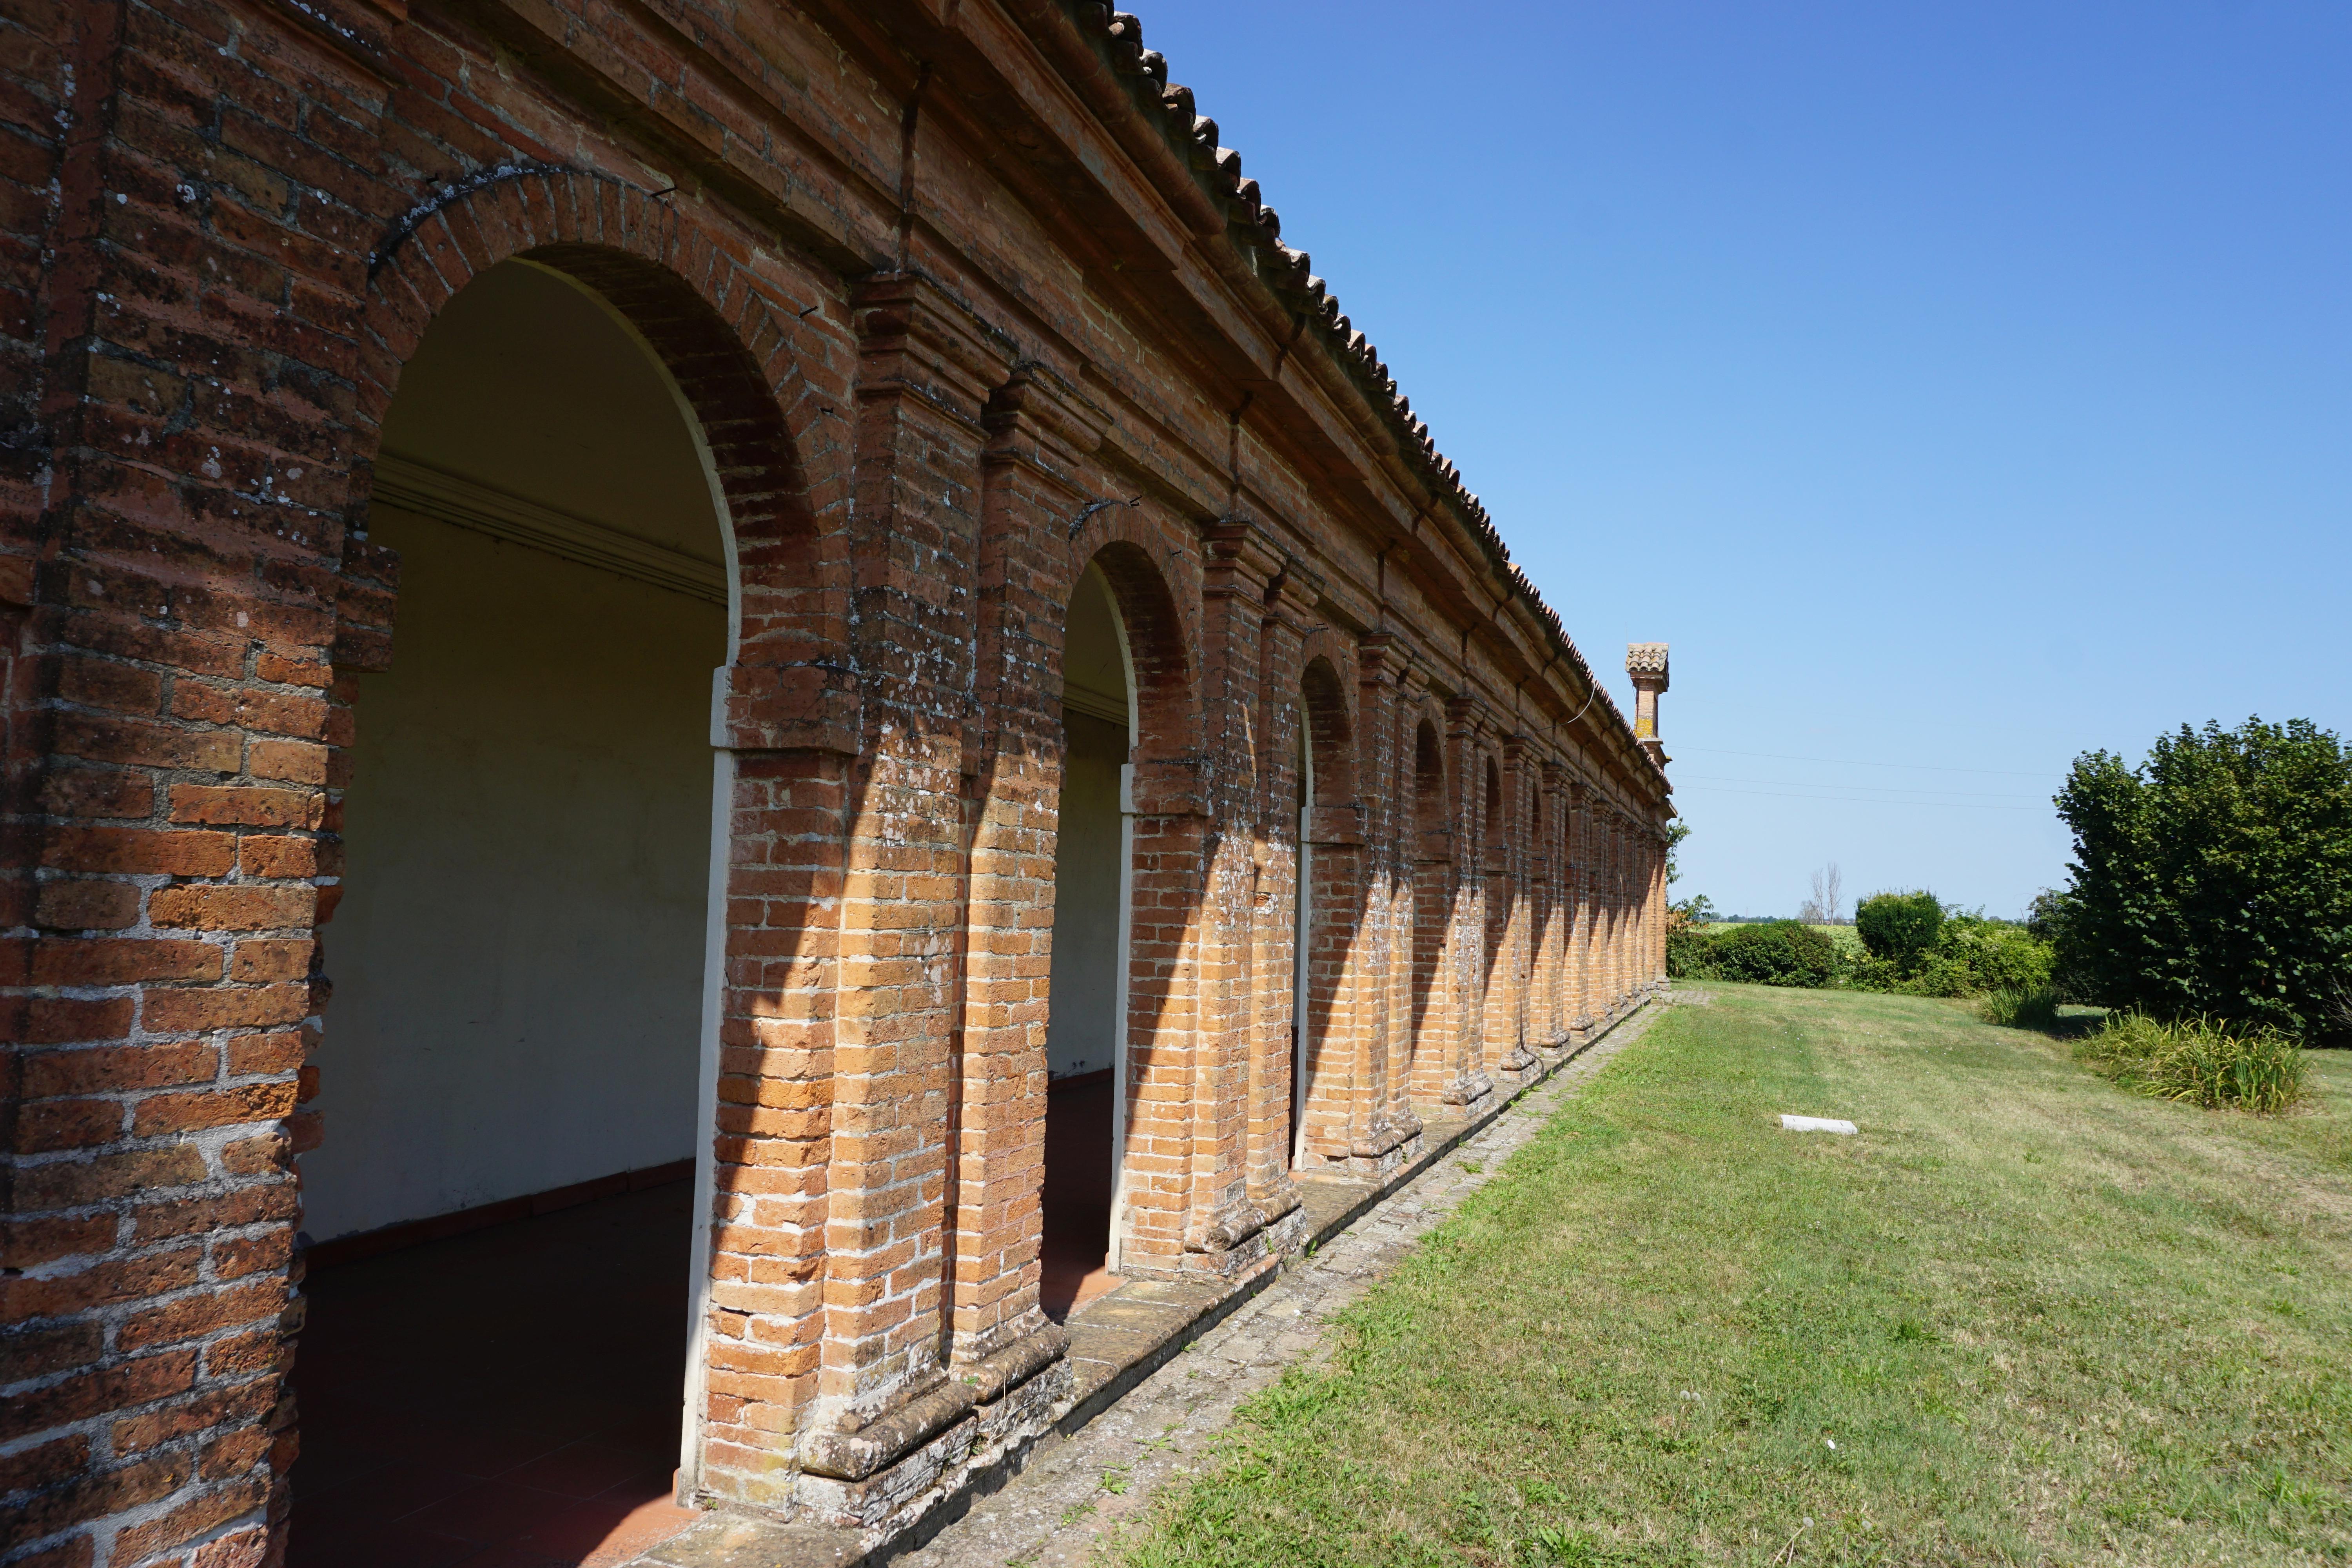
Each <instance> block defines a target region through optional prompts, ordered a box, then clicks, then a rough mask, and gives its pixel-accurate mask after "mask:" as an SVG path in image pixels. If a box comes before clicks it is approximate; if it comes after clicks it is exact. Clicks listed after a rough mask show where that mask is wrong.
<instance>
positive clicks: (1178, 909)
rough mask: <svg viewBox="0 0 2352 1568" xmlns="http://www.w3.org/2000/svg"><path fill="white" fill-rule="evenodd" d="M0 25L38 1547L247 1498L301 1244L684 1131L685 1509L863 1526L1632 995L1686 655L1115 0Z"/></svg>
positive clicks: (374, 1228) (23, 1398) (487, 1199)
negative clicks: (1110, 1311) (1518, 518)
mask: <svg viewBox="0 0 2352 1568" xmlns="http://www.w3.org/2000/svg"><path fill="white" fill-rule="evenodd" d="M0 37H5V39H6V42H7V48H6V50H5V55H0V82H5V89H6V91H7V93H8V94H9V107H8V114H7V121H8V125H7V127H6V129H5V134H0V147H5V153H6V162H5V167H0V190H5V195H6V215H5V225H0V236H5V255H6V258H7V268H6V272H5V288H6V294H5V305H6V308H5V318H0V388H5V390H4V391H0V395H5V407H0V431H5V441H0V463H5V467H4V468H0V508H5V534H0V616H5V628H6V634H7V635H6V636H5V638H0V657H5V659H6V660H7V680H6V686H5V690H6V694H7V703H6V715H5V722H6V736H7V746H8V750H7V761H8V768H7V773H6V779H7V786H8V788H7V795H6V801H5V809H6V812H7V814H8V822H9V826H10V831H9V833H8V835H7V837H6V840H5V846H6V847H5V858H0V872H5V888H6V894H7V900H8V905H7V907H8V916H7V923H8V925H9V927H10V928H11V930H10V932H9V945H8V951H9V955H10V959H9V963H10V968H9V972H8V973H7V976H6V981H7V986H8V995H9V1009H8V1012H7V1015H6V1016H7V1019H8V1024H9V1043H10V1052H9V1055H8V1058H7V1059H8V1063H9V1068H8V1071H9V1077H8V1079H7V1089H8V1097H7V1104H8V1116H7V1120H6V1123H5V1125H6V1131H7V1142H6V1154H7V1164H6V1167H5V1168H6V1171H7V1187H6V1193H7V1220H8V1229H7V1233H6V1234H7V1241H6V1257H5V1292H6V1296H5V1310H0V1320H5V1339H0V1350H5V1368H0V1378H5V1387H0V1393H5V1405H6V1415H5V1425H0V1489H5V1494H6V1497H5V1505H6V1509H7V1519H8V1528H7V1531H5V1534H0V1563H5V1564H11V1565H14V1564H30V1563H38V1564H41V1565H42V1568H66V1565H79V1564H90V1563H96V1564H105V1565H109V1568H135V1565H140V1564H162V1563H172V1564H183V1565H185V1568H196V1565H199V1564H201V1565H203V1568H230V1565H236V1564H246V1563H274V1562H277V1561H279V1560H281V1559H282V1558H283V1557H284V1555H285V1553H286V1552H287V1549H288V1542H289V1532H290V1535H291V1537H292V1538H294V1539H296V1540H298V1541H299V1535H300V1532H301V1530H302V1521H303V1517H304V1515H303V1510H302V1509H301V1508H300V1507H299V1506H298V1504H297V1503H296V1501H295V1497H296V1493H297V1491H298V1490H299V1483H300V1478H301V1476H302V1474H303V1465H304V1463H305V1462H306V1461H305V1460H304V1459H303V1458H301V1456H302V1453H303V1447H304V1439H305V1424H304V1418H303V1406H302V1389H303V1381H304V1362H303V1358H302V1355H301V1353H300V1352H301V1347H302V1337H303V1332H304V1328H305V1311H306V1309H307V1305H308V1299H307V1298H306V1296H305V1293H304V1279H305V1275H306V1271H308V1270H310V1269H312V1268H327V1267H330V1266H334V1265H336V1263H337V1260H338V1259H345V1260H347V1259H351V1258H359V1257H361V1256H363V1255H367V1254H373V1255H375V1256H376V1257H377V1258H379V1259H385V1258H396V1257H397V1256H398V1254H397V1253H396V1252H395V1251H394V1248H396V1247H400V1246H402V1245H404V1244H406V1243H413V1242H416V1241H418V1240H419V1239H420V1238H425V1237H435V1236H443V1235H448V1234H452V1233H454V1232H456V1231H458V1230H462V1229H465V1228H467V1227H468V1226H479V1225H483V1224H488V1223H489V1222H491V1221H495V1220H501V1219H506V1218H509V1217H511V1216H513V1215H520V1214H525V1213H529V1212H531V1211H532V1210H533V1209H534V1207H537V1208H545V1207H547V1206H550V1205H552V1204H554V1203H556V1202H562V1201H570V1200H571V1199H574V1198H579V1197H582V1196H593V1195H594V1194H600V1193H605V1192H613V1191H620V1190H624V1189H629V1188H635V1189H636V1190H640V1191H642V1190H645V1189H646V1187H647V1186H648V1185H649V1184H654V1183H656V1182H657V1181H658V1180H660V1179H663V1178H666V1177H668V1176H672V1175H674V1176H677V1178H678V1179H680V1180H681V1181H690V1182H691V1183H692V1186H691V1189H690V1192H691V1198H690V1201H689V1202H687V1203H684V1204H681V1205H672V1206H676V1207H681V1208H688V1209H690V1210H691V1213H692V1217H691V1219H690V1220H689V1221H687V1222H682V1223H686V1224H688V1225H690V1226H691V1231H690V1234H688V1233H685V1232H681V1233H680V1238H679V1242H678V1246H679V1247H681V1248H682V1249H684V1250H686V1251H688V1252H689V1253H690V1265H689V1268H688V1280H689V1282H690V1287H691V1296H690V1301H689V1306H690V1311H689V1312H688V1316H689V1317H690V1329H689V1332H688V1344H687V1346H686V1357H685V1359H686V1375H685V1383H684V1386H683V1388H682V1389H681V1390H680V1392H679V1399H678V1410H679V1413H680V1417H681V1419H680V1425H681V1428H682V1438H681V1444H680V1447H679V1450H678V1451H679V1455H680V1458H679V1459H678V1460H677V1465H678V1476H677V1488H678V1490H679V1494H680V1496H681V1497H682V1498H685V1499H688V1500H694V1501H698V1502H708V1503H711V1504H715V1505H717V1506H721V1507H730V1508H739V1509H747V1510H760V1511H763V1512H766V1513H769V1514H772V1515H774V1516H777V1517H780V1518H784V1519H789V1520H809V1521H822V1522H825V1523H830V1524H833V1525H836V1526H840V1527H844V1528H848V1529H853V1530H856V1531H862V1532H863V1533H864V1535H865V1536H866V1539H869V1540H876V1541H878V1540H881V1539H884V1538H886V1537H887V1536H888V1535H890V1534H891V1533H893V1532H895V1531H899V1530H902V1529H904V1528H906V1527H907V1526H908V1524H909V1523H910V1522H912V1521H915V1520H917V1519H918V1518H919V1516H920V1515H921V1514H922V1513H923V1512H924V1511H925V1510H927V1509H929V1508H932V1507H934V1506H935V1505H936V1504H937V1503H938V1502H939V1501H940V1500H941V1499H942V1498H944V1497H946V1496H948V1495H949V1494H950V1493H951V1492H952V1491H953V1490H954V1489H955V1488H956V1487H957V1486H958V1485H960V1484H961V1482H962V1480H963V1479H965V1478H966V1477H967V1476H969V1475H971V1474H972V1473H973V1472H974V1471H975V1470H977V1469H980V1468H984V1467H987V1466H989V1465H992V1464H999V1463H1002V1462H1003V1461H1004V1460H1005V1459H1006V1458H1007V1456H1010V1455H1017V1454H1018V1452H1019V1451H1020V1450H1021V1449H1022V1447H1024V1445H1025V1444H1027V1443H1029V1442H1030V1441H1031V1440H1032V1439H1034V1437H1035V1436H1038V1435H1039V1434H1040V1433H1042V1432H1043V1431H1044V1430H1045V1429H1046V1427H1047V1426H1050V1425H1051V1423H1052V1422H1053V1421H1054V1420H1055V1419H1056V1418H1057V1416H1058V1415H1060V1414H1061V1412H1062V1411H1063V1410H1064V1409H1065V1408H1066V1403H1067V1400H1068V1398H1069V1386H1070V1378H1069V1373H1068V1370H1067V1365H1066V1355H1065V1352H1066V1344H1067V1336H1066V1332H1065V1331H1064V1329H1063V1328H1062V1327H1061V1326H1060V1320H1061V1319H1062V1318H1063V1317H1065V1316H1066V1313H1067V1312H1068V1310H1070V1308H1071V1306H1072V1305H1073V1303H1074V1302H1075V1301H1076V1300H1080V1299H1082V1298H1083V1297H1084V1296H1085V1294H1086V1293H1087V1291H1088V1290H1090V1289H1099V1288H1101V1284H1102V1282H1103V1281H1104V1280H1106V1279H1130V1280H1131V1279H1192V1280H1198V1281H1207V1282H1210V1283H1212V1284H1214V1285H1216V1286H1217V1287H1219V1288H1221V1289H1223V1288H1230V1289H1242V1288H1244V1287H1245V1286H1246V1285H1247V1284H1248V1283H1249V1282H1250V1281H1251V1280H1252V1279H1255V1278H1257V1277H1258V1276H1261V1275H1263V1274H1264V1273H1265V1271H1267V1270H1270V1269H1273V1268H1276V1267H1278V1265H1279V1263H1280V1261H1281V1259H1282V1258H1283V1257H1284V1256H1285V1254H1286V1251H1289V1250H1294V1249H1296V1248H1297V1247H1298V1246H1299V1245H1300V1243H1301V1240H1302V1238H1303V1237H1304V1235H1305V1233H1306V1232H1305V1220H1304V1214H1303V1210H1302V1200H1301V1189H1302V1184H1312V1183H1314V1182H1316V1181H1318V1180H1327V1179H1332V1178H1334V1177H1336V1176H1339V1175H1342V1174H1355V1175H1374V1176H1378V1175H1381V1174H1384V1173H1390V1172H1393V1171H1394V1170H1396V1169H1398V1168H1399V1167H1400V1166H1401V1165H1402V1164H1404V1163H1408V1162H1409V1161H1411V1160H1412V1159H1413V1158H1415V1157H1416V1156H1417V1155H1418V1153H1419V1152H1420V1151H1421V1148H1422V1146H1423V1116H1424V1114H1431V1113H1435V1112H1437V1111H1440V1110H1443V1111H1445V1112H1447V1113H1449V1114H1460V1113H1462V1112H1464V1111H1465V1109H1473V1110H1474V1109H1475V1108H1476V1107H1477V1106H1479V1105H1480V1104H1482V1103H1486V1102H1488V1101H1489V1100H1490V1099H1491V1097H1494V1096H1495V1095H1496V1094H1497V1092H1498V1091H1499V1090H1503V1089H1508V1088H1510V1087H1511V1086H1514V1085H1517V1084H1518V1083H1521V1082H1524V1081H1527V1080H1528V1078H1529V1077H1530V1076H1531V1075H1532V1074H1533V1073H1535V1072H1536V1071H1538V1068H1539V1066H1540V1064H1541V1063H1542V1062H1543V1061H1544V1060H1545V1059H1546V1057H1547V1053H1549V1055H1550V1057H1551V1058H1552V1059H1556V1058H1557V1053H1558V1052H1559V1051H1560V1050H1563V1049H1567V1048H1572V1047H1574V1046H1576V1045H1578V1044H1580V1043H1581V1042H1583V1041H1585V1040H1587V1039H1589V1038H1591V1037H1592V1036H1593V1035H1594V1034H1595V1033H1596V1032H1597V1031H1598V1030H1600V1029H1601V1028H1603V1027H1605V1026H1608V1025H1609V1024H1610V1023H1612V1022H1613V1021H1614V1020H1615V1019H1617V1018H1620V1017H1622V1016H1624V1014H1625V1013H1626V1012H1628V1011H1629V1010H1631V1009H1632V1008H1633V1007H1636V1006H1638V1005H1641V1004H1642V1003H1643V1000H1644V999H1645V998H1646V997H1647V996H1648V995H1649V994H1651V993H1652V992H1653V991H1654V989H1655V988H1656V987H1657V986H1658V985H1659V984H1661V983H1662V976H1663V921H1662V918H1661V917H1662V915H1663V911H1664V843H1665V840H1664V827H1665V824H1666V821H1667V819H1668V818H1669V816H1671V809H1672V808H1671V805H1670V801H1669V789H1668V784H1667V780H1666V775H1665V771H1664V763H1665V757H1664V752H1663V751H1662V750H1661V749H1660V746H1659V742H1658V740H1657V725H1656V708H1657V696H1658V693H1660V692H1662V691H1663V690H1664V689H1665V687H1666V680H1667V663H1666V657H1665V649H1664V646H1663V645H1654V644H1643V645H1636V647H1634V648H1633V650H1631V653H1630V656H1629V658H1628V663H1627V668H1628V671H1629V673H1630V675H1631V677H1632V679H1633V684H1634V686H1635V688H1636V690H1637V692H1638V701H1637V705H1636V711H1635V716H1634V720H1633V721H1632V722H1629V721H1627V719H1626V718H1625V716H1624V715H1623V714H1622V711H1621V710H1619V709H1618V707H1617V706H1616V705H1615V704H1614V703H1613V702H1612V700H1610V698H1609V697H1608V695H1607V694H1606V693H1605V691H1604V690H1603V689H1602V687H1601V681H1600V679H1598V677H1597V676H1596V674H1595V672H1594V671H1593V670H1592V669H1591V668H1590V667H1589V666H1588V664H1587V663H1586V661H1585V659H1584V658H1582V657H1581V656H1580V654H1579V652H1578V651H1577V649H1576V647H1574V645H1573V644H1572V643H1571V642H1570V639H1569V638H1568V637H1567V636H1566V634H1565V632H1564V631H1563V629H1562V627H1561V626H1560V624H1559V619H1558V617H1557V616H1555V615H1554V614H1553V613H1552V612H1551V611H1550V610H1549V608H1548V607H1547V606H1546V605H1544V603H1543V602H1542V600H1541V598H1540V597H1539V595H1538V594H1537V593H1536V591H1535V590H1534V588H1533V587H1532V586H1531V585H1530V584H1528V581H1527V579H1526V578H1525V577H1524V576H1523V575H1522V574H1521V573H1520V572H1519V570H1518V569H1517V567H1516V566H1514V565H1513V564H1512V563H1511V560H1510V557H1509V553H1508V552H1507V549H1506V548H1505V546H1504V544H1503V542H1502V540H1501V537H1500V535H1499V534H1498V533H1497V531H1496V526H1495V523H1494V521H1493V520H1492V519H1490V518H1489V517H1488V516H1487V514H1486V510H1484V509H1483V508H1482V507H1481V505H1480V504H1479V501H1478V500H1477V498H1476V497H1475V495H1472V494H1471V493H1469V491H1468V490H1467V489H1465V486H1464V484H1463V482H1462V479H1461V476H1460V475H1459V474H1458V473H1457V472H1456V470H1455V469H1454V467H1453V465H1451V464H1450V463H1448V462H1447V461H1446V460H1445V459H1444V457H1443V456H1442V455H1441V454H1440V453H1439V451H1438V450H1437V448H1436V447H1435V445H1434V444H1433V439H1432V437H1431V433H1430V431H1429V430H1428V428H1427V426H1425V425H1424V424H1423V422H1422V421H1421V420H1420V419H1418V418H1417V417H1416V416H1414V414H1413V412H1412V407H1411V405H1410V404H1409V402H1408V401H1407V400H1406V399H1405V398H1404V396H1403V395H1402V394H1401V392H1400V391H1399V389H1398V387H1397V385H1396V384H1395V383H1394V381H1393V380H1392V379H1391V376H1390V374H1389V373H1388V370H1387V367H1386V366H1385V365H1384V364H1383V363H1381V359H1380V356H1379V354H1378V353H1377V351H1376V350H1375V349H1374V348H1373V347H1372V346H1371V345H1370V343H1369V342H1367V340H1366V339H1365V337H1364V335H1363V333H1362V332H1361V331H1360V330H1358V329H1357V327H1356V326H1355V324H1354V323H1352V322H1351V321H1349V318H1348V317H1347V316H1346V315H1345V314H1344V313H1342V312H1341V310H1340V309H1339V302H1338V300H1337V299H1336V297H1335V296H1334V294H1333V293H1332V292H1331V290H1330V289H1328V287H1327V285H1326V284H1325V283H1324V281H1323V280H1322V279H1320V278H1318V277H1316V276H1315V275H1314V274H1313V272H1312V270H1311V268H1310V265H1309V261H1308V258H1307V256H1306V254H1305V253H1303V252H1302V251H1300V250H1297V249H1296V248H1293V247H1291V246H1290V245H1289V244H1287V243H1286V242H1285V240H1284V238H1283V237H1282V228H1281V224H1280V222H1279V220H1278V218H1277V217H1276V214H1275V211H1274V209H1273V208H1272V207H1271V206H1269V205H1266V204H1265V201H1264V199H1263V197H1262V195H1261V193H1260V191H1259V189H1258V187H1257V184H1256V182H1255V181H1254V180H1251V179H1247V178H1244V177H1243V175H1242V173H1241V158H1240V156H1239V154H1238V153H1234V152H1233V151H1232V150H1231V149H1229V148H1226V147H1223V146H1222V145H1221V144H1220V137H1219V131H1218V127H1217V126H1216V124H1215V123H1214V122H1213V121H1211V120H1209V119H1207V118H1205V117H1203V116H1202V115H1200V114H1199V113H1198V112H1197V110H1196V107H1195V105H1194V103H1193V101H1192V94H1191V92H1190V91H1189V90H1188V89H1184V88H1182V87H1178V86H1172V85H1170V83H1169V81H1168V71H1167V64H1166V62H1165V61H1164V60H1162V59H1161V58H1160V56H1158V55H1157V54H1155V53H1153V52H1151V51H1150V50H1148V49H1146V48H1144V47H1143V46H1142V38H1141V29H1140V25H1139V22H1138V21H1137V20H1136V19H1135V18H1134V17H1132V16H1126V15H1124V14H1113V13H1110V12H1108V10H1107V9H1106V8H1105V7H1103V6H1101V5H1091V4H1087V5H1073V4H1069V3H1067V0H870V3H868V4H865V5H842V4H835V3H834V0H809V3H806V4H803V5H797V6H794V5H782V4H775V5H768V4H759V3H755V4H751V5H722V4H713V3H709V0H7V3H6V4H5V5H0ZM687 1190H688V1189H685V1188H681V1189H680V1191H681V1192H685V1191H687ZM656 1210H658V1212H660V1213H664V1214H667V1213H668V1212H669V1210H668V1208H667V1207H663V1206H661V1205H652V1206H650V1207H648V1209H647V1212H648V1213H652V1212H656ZM1057 1247H1058V1248H1061V1249H1062V1250H1061V1251H1060V1252H1056V1251H1055V1248H1057ZM1057 1258H1058V1259H1060V1260H1061V1261H1060V1262H1057V1261H1056V1259H1057ZM1064 1264H1066V1265H1067V1267H1066V1268H1064V1267H1063V1265H1064ZM1056 1268H1061V1270H1062V1271H1061V1272H1060V1273H1055V1269H1056ZM308 1462H310V1463H314V1464H315V1463H320V1462H323V1461H322V1459H321V1458H317V1457H314V1458H313V1459H311V1460H310V1461H308Z"/></svg>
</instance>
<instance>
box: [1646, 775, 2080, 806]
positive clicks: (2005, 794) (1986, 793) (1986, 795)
mask: <svg viewBox="0 0 2352 1568" xmlns="http://www.w3.org/2000/svg"><path fill="white" fill-rule="evenodd" d="M1684 779H1700V780H1704V781H1705V782H1706V783H1708V784H1770V785H1773V786H1775V787H1777V788H1780V789H1869V790H1877V791H1879V792H1881V793H1882V794H1886V795H1974V796H1977V797H1978V798H1979V799H1983V800H2039V799H2041V798H2042V796H2040V795H2019V794H2018V793H2016V792H2015V791H2013V790H1995V789H1905V788H1904V787H1903V786H1902V785H1900V784H1812V783H1810V782H1808V781H1807V780H1804V779H1735V778H1725V777H1723V776H1722V775H1720V774H1716V773H1681V774H1678V775H1676V777H1675V783H1676V784H1680V783H1681V782H1682V781H1683V780H1684Z"/></svg>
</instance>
